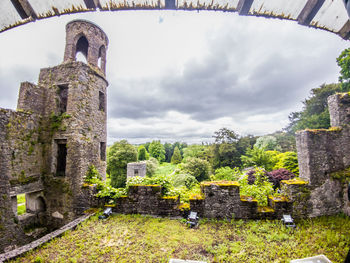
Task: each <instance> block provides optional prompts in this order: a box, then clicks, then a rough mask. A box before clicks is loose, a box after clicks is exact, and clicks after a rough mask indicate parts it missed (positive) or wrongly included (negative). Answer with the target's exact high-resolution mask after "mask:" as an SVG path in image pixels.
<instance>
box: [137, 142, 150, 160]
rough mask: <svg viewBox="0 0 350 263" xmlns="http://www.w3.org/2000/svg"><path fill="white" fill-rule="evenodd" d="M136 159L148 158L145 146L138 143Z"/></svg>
mask: <svg viewBox="0 0 350 263" xmlns="http://www.w3.org/2000/svg"><path fill="white" fill-rule="evenodd" d="M137 159H138V160H139V161H145V160H148V159H149V154H148V152H147V150H146V148H145V146H143V145H140V146H139V148H138V149H137Z"/></svg>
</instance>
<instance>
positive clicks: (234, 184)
mask: <svg viewBox="0 0 350 263" xmlns="http://www.w3.org/2000/svg"><path fill="white" fill-rule="evenodd" d="M201 185H202V186H205V187H206V186H210V185H217V186H228V187H230V186H232V187H239V183H238V182H237V181H211V182H203V183H201Z"/></svg>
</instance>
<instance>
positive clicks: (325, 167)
mask: <svg viewBox="0 0 350 263" xmlns="http://www.w3.org/2000/svg"><path fill="white" fill-rule="evenodd" d="M328 105H329V112H330V119H331V124H332V126H333V127H331V128H330V129H327V130H326V129H318V130H304V131H300V132H298V133H297V135H296V143H297V151H298V160H299V171H300V178H302V179H304V180H306V181H308V182H309V183H310V184H309V187H310V201H309V205H310V207H309V216H311V217H314V216H321V215H331V214H336V213H339V212H341V211H343V212H345V213H347V214H349V215H350V213H349V202H348V201H347V200H346V197H345V195H344V194H343V193H344V192H345V191H346V189H347V184H346V181H348V180H349V179H346V178H350V172H347V171H348V170H349V168H350V96H349V94H335V95H332V96H330V97H329V98H328ZM339 173H341V174H342V175H341V176H339Z"/></svg>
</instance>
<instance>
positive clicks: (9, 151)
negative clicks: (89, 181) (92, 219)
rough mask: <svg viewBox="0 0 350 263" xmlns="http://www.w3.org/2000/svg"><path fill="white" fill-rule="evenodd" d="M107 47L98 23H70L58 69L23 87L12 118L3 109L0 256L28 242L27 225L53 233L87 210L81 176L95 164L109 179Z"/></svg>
mask: <svg viewBox="0 0 350 263" xmlns="http://www.w3.org/2000/svg"><path fill="white" fill-rule="evenodd" d="M107 46H108V38H107V36H106V34H105V33H104V32H103V31H102V30H101V29H100V28H99V27H98V26H96V25H95V24H93V23H91V22H88V21H84V20H75V21H72V22H70V23H68V24H67V26H66V48H65V54H64V61H63V63H62V64H60V65H58V66H55V67H52V68H44V69H41V71H40V75H39V80H38V84H33V83H29V82H24V83H21V87H20V91H19V98H18V103H17V111H13V110H8V109H2V108H0V149H1V151H0V182H1V184H0V196H1V198H0V251H2V250H5V249H8V248H10V247H12V246H13V245H19V244H23V243H25V242H27V241H28V240H30V238H29V237H28V238H26V235H25V234H24V231H23V229H24V228H25V227H26V226H29V225H38V224H40V225H45V226H48V227H53V228H56V227H59V226H61V225H63V224H65V223H68V222H70V221H71V220H72V219H74V218H76V217H77V216H79V215H80V214H82V213H83V211H84V210H86V209H88V208H89V207H90V206H91V202H92V201H93V200H94V198H93V196H92V193H91V189H90V188H87V189H86V188H84V177H85V176H86V174H87V172H88V169H89V167H91V166H92V165H93V166H95V167H96V168H97V170H98V171H99V173H100V175H101V176H102V177H103V176H104V175H105V174H106V117H107V115H106V101H107V100H106V95H107V86H108V82H107V80H106V78H105V67H106V50H107ZM78 52H81V53H82V54H83V55H84V56H85V57H86V61H87V63H83V62H78V61H76V56H77V53H78ZM20 194H25V197H26V213H25V214H24V215H20V216H19V215H17V197H18V195H20Z"/></svg>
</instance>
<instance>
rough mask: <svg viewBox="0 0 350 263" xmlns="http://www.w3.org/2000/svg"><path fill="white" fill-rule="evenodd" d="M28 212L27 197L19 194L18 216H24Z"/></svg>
mask: <svg viewBox="0 0 350 263" xmlns="http://www.w3.org/2000/svg"><path fill="white" fill-rule="evenodd" d="M26 212H27V207H26V195H25V194H19V195H17V215H19V216H20V215H23V214H25V213H26Z"/></svg>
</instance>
